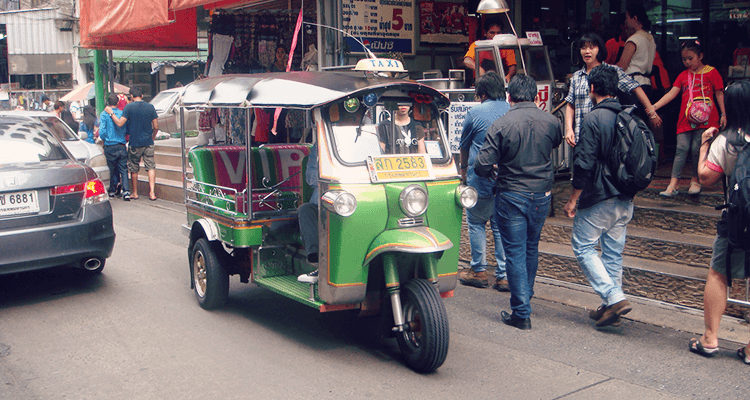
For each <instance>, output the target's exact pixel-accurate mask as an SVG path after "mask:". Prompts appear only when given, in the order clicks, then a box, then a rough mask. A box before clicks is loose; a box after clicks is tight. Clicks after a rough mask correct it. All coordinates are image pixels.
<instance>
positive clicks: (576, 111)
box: [565, 33, 661, 147]
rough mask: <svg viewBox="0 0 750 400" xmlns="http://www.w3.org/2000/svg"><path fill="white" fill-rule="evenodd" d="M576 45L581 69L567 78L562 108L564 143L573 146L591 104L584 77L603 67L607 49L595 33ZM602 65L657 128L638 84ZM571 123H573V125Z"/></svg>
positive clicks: (654, 115)
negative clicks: (567, 82) (566, 92)
mask: <svg viewBox="0 0 750 400" xmlns="http://www.w3.org/2000/svg"><path fill="white" fill-rule="evenodd" d="M578 45H579V46H578V47H579V48H580V50H581V57H582V58H583V62H584V66H583V68H581V69H580V70H579V71H576V73H575V74H573V77H572V78H570V87H569V89H568V96H567V97H565V101H566V102H567V103H568V105H567V107H566V109H565V140H566V141H567V142H568V144H569V145H571V146H573V147H575V145H576V143H578V136H579V135H580V132H581V121H583V117H584V116H586V114H588V113H589V111H591V109H592V108H594V103H593V102H592V101H591V98H590V97H589V95H590V93H591V88H590V87H589V78H588V76H589V72H591V70H592V69H593V68H594V67H596V66H598V65H601V64H604V63H603V62H602V60H604V59H606V58H607V48H606V47H605V46H604V41H603V40H602V39H601V37H599V35H597V34H594V33H587V34H585V35H583V36H582V37H581V39H580V40H579V41H578ZM604 65H607V66H609V67H612V68H614V69H615V70H616V71H617V77H618V82H617V88H618V89H619V90H620V91H622V92H625V93H631V92H632V93H633V94H634V95H635V97H637V98H638V100H639V101H640V102H641V104H643V107H644V109H645V110H646V114H647V115H649V117H650V119H651V124H652V125H653V126H659V125H661V119H660V118H659V116H658V115H657V114H656V110H655V109H654V106H653V105H652V104H651V101H649V99H648V97H647V96H646V93H645V92H644V91H643V89H641V87H640V85H639V84H638V82H636V81H635V80H634V79H633V78H632V77H630V76H629V75H627V74H625V72H624V71H623V70H622V68H620V67H617V66H612V65H609V64H604ZM574 121H575V124H573V122H574Z"/></svg>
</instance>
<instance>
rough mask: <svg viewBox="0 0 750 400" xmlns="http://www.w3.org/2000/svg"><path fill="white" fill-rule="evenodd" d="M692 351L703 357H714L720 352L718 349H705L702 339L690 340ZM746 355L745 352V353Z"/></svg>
mask: <svg viewBox="0 0 750 400" xmlns="http://www.w3.org/2000/svg"><path fill="white" fill-rule="evenodd" d="M689 347H690V351H691V352H693V353H695V354H700V355H702V356H703V357H713V356H715V355H716V353H718V352H719V348H718V347H703V343H701V340H700V339H695V338H693V339H690V346H689ZM743 353H744V352H743Z"/></svg>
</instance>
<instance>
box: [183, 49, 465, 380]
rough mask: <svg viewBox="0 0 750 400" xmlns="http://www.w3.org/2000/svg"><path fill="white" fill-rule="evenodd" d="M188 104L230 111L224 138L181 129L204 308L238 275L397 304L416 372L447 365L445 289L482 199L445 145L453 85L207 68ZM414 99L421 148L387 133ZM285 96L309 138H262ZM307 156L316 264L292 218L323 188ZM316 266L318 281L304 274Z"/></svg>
mask: <svg viewBox="0 0 750 400" xmlns="http://www.w3.org/2000/svg"><path fill="white" fill-rule="evenodd" d="M378 62H380V63H383V62H384V60H378ZM387 62H393V63H398V61H392V60H387ZM399 66H400V63H399ZM179 104H180V107H181V115H184V114H185V111H187V110H189V109H195V110H197V111H198V112H199V113H202V114H203V115H202V116H201V120H202V121H203V122H202V123H205V122H206V121H211V120H212V119H214V121H216V123H221V124H223V125H222V129H224V130H225V132H226V138H227V139H226V140H225V141H224V143H217V144H212V145H201V146H195V147H193V148H191V149H189V150H188V149H186V146H185V143H186V139H185V135H184V134H183V135H182V143H183V152H182V154H183V177H184V179H183V181H184V192H185V204H186V207H187V224H186V225H184V226H183V232H184V233H185V234H186V235H187V236H188V237H189V238H190V244H189V247H188V257H189V261H190V277H191V287H192V288H194V290H195V295H196V297H197V300H198V303H199V304H200V306H201V307H203V308H205V309H213V308H217V307H220V306H222V305H223V304H224V303H225V302H226V300H227V297H228V288H229V276H230V275H235V274H237V275H239V277H240V280H241V282H244V283H248V282H253V283H255V284H256V285H258V286H260V287H263V288H267V289H270V290H272V291H274V292H276V293H278V294H281V295H283V296H286V297H289V298H291V299H294V300H296V301H298V302H300V303H303V304H306V305H308V306H310V307H313V308H315V309H316V310H318V311H320V312H329V311H337V310H359V314H360V315H378V314H380V313H381V310H382V311H384V312H385V313H391V312H392V314H393V323H392V333H393V334H394V335H395V336H396V338H397V340H398V343H399V347H400V349H401V351H402V353H403V355H404V358H405V360H406V363H407V364H408V365H409V366H410V367H411V368H412V369H414V370H416V371H420V372H429V371H434V370H435V369H437V368H438V367H440V366H441V365H442V364H443V362H444V361H445V357H446V355H447V351H448V343H449V329H448V319H447V315H446V311H445V307H444V305H443V303H442V299H441V297H451V296H452V295H453V289H454V288H455V286H456V278H457V265H458V253H459V242H460V236H461V218H462V208H464V207H472V206H473V205H474V203H475V202H476V191H475V190H474V189H473V188H471V187H468V186H464V185H462V184H461V182H460V178H459V175H458V174H457V170H456V166H455V164H454V160H453V158H452V156H451V153H450V151H449V148H448V142H447V138H446V135H445V129H444V126H443V124H442V122H441V118H440V113H441V112H443V110H445V108H446V107H447V106H448V99H447V98H446V97H445V96H444V95H442V94H441V93H440V92H438V91H437V90H435V89H433V88H431V87H429V86H426V85H422V84H419V83H415V82H409V81H403V80H398V79H391V78H385V77H379V76H378V74H373V73H370V72H356V71H355V72H290V73H269V74H255V75H224V76H220V77H215V78H208V79H203V80H199V81H196V82H194V83H192V84H190V85H188V86H186V88H185V91H184V94H183V96H182V98H181V99H180V100H179ZM405 105H409V106H410V107H411V112H410V114H409V115H410V118H411V119H412V120H413V121H414V124H415V125H414V126H416V127H417V129H416V131H417V132H418V133H417V135H418V137H417V138H416V139H417V140H418V141H419V146H418V149H419V150H416V149H417V146H411V148H410V149H409V150H408V151H403V149H404V147H400V146H398V143H396V141H397V139H398V138H397V135H390V140H392V142H391V143H388V144H387V143H385V142H384V141H386V140H388V139H387V138H386V136H387V135H384V134H383V132H385V131H387V130H388V129H391V132H393V131H394V129H395V128H396V127H395V126H394V125H395V117H393V116H395V114H394V113H395V112H397V109H398V107H399V106H402V107H403V106H405ZM278 109H281V110H282V112H285V113H287V115H288V114H289V113H293V114H295V115H296V117H297V118H296V119H297V121H302V122H298V125H299V126H301V129H300V130H298V131H301V137H300V138H299V139H298V138H297V137H294V140H291V139H290V137H293V135H291V132H292V130H291V129H290V130H289V135H288V137H287V140H286V141H285V142H286V143H282V144H266V143H264V144H260V143H258V141H257V139H259V138H264V137H266V136H267V135H272V133H269V132H268V130H270V129H271V128H272V127H273V126H274V123H275V124H276V125H277V126H278V125H279V124H284V123H289V121H290V118H283V117H281V118H279V117H278V115H279V112H277V110H278ZM217 116H218V118H216V117H217ZM274 120H276V121H274ZM182 126H185V124H182ZM230 131H232V132H230ZM268 137H273V136H268ZM414 139H415V138H413V139H412V140H414ZM292 141H293V142H294V143H290V142H292ZM415 143H416V142H415ZM402 144H403V143H402ZM385 149H400V150H393V151H391V152H393V153H396V154H386V153H387V151H386V150H385ZM311 151H317V153H316V156H317V157H310V152H311ZM389 151H390V150H389ZM413 151H416V152H413ZM310 159H317V160H318V165H317V170H318V175H317V180H318V190H319V192H318V193H319V200H320V201H319V204H320V206H319V207H318V221H319V223H318V238H319V243H318V244H319V262H318V263H310V262H308V260H307V258H306V254H305V252H304V249H303V245H302V241H301V238H300V227H299V224H298V222H297V208H298V207H299V206H300V205H301V204H303V203H305V202H309V201H310V196H311V193H312V192H313V189H314V188H313V187H311V186H310V185H308V183H307V182H306V180H305V175H306V170H307V169H308V168H309V166H308V165H307V162H308V160H310ZM248 178H249V179H248ZM315 269H318V271H319V276H318V280H317V283H310V284H308V283H303V282H298V280H297V276H298V275H300V274H305V273H308V272H310V271H313V270H315Z"/></svg>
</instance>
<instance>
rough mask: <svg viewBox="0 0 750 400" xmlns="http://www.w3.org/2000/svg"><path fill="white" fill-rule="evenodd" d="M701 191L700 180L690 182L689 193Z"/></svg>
mask: <svg viewBox="0 0 750 400" xmlns="http://www.w3.org/2000/svg"><path fill="white" fill-rule="evenodd" d="M700 192H701V184H700V183H698V182H690V189H688V194H698V193H700Z"/></svg>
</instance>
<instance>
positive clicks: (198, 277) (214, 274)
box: [190, 238, 229, 310]
mask: <svg viewBox="0 0 750 400" xmlns="http://www.w3.org/2000/svg"><path fill="white" fill-rule="evenodd" d="M218 251H223V249H219V248H217V246H216V245H214V244H211V243H210V242H209V241H208V240H207V239H206V238H201V239H198V241H197V242H195V247H193V254H192V257H190V262H191V264H192V265H191V267H192V269H193V284H194V286H195V298H196V299H198V304H199V305H200V306H201V308H203V309H204V310H213V309H216V308H219V307H221V306H223V305H224V303H226V301H227V298H228V297H229V274H228V273H227V271H226V268H224V267H223V266H222V265H221V263H220V262H219V257H218V254H217V252H218Z"/></svg>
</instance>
